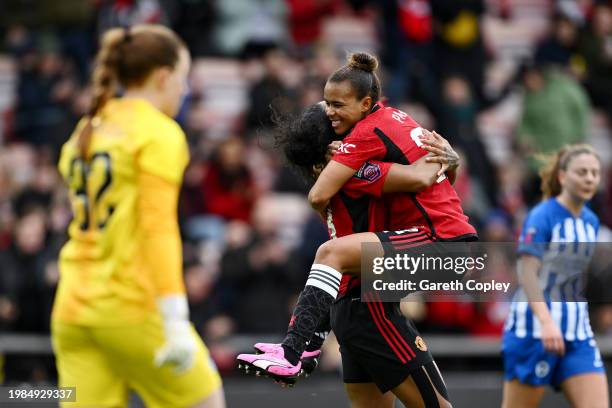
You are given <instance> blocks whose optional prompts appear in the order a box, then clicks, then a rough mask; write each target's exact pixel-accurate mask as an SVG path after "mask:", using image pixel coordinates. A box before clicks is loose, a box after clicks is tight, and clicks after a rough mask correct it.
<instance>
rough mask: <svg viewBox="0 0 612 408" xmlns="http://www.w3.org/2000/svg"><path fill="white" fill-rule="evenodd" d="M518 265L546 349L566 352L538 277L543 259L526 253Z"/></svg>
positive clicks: (520, 277) (521, 280)
mask: <svg viewBox="0 0 612 408" xmlns="http://www.w3.org/2000/svg"><path fill="white" fill-rule="evenodd" d="M517 266H518V273H519V279H520V282H521V286H522V287H523V289H524V290H525V293H526V294H527V299H528V301H529V307H530V308H531V311H532V312H533V314H534V316H535V318H536V319H538V320H539V321H540V325H541V338H542V343H543V344H544V349H546V351H548V352H551V353H556V354H559V355H563V354H565V342H564V340H563V335H562V334H561V331H560V330H559V328H558V327H557V324H556V323H555V321H554V320H553V318H552V315H551V314H550V310H549V309H548V306H547V304H546V302H545V300H544V293H543V292H542V288H541V287H540V281H539V279H538V271H539V270H540V268H541V266H542V261H541V260H540V258H538V257H536V256H534V255H529V254H524V255H521V257H520V258H519V261H518V265H517Z"/></svg>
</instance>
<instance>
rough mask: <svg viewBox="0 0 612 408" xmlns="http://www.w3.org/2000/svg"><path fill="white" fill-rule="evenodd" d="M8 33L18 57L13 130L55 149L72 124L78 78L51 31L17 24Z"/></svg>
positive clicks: (32, 142)
mask: <svg viewBox="0 0 612 408" xmlns="http://www.w3.org/2000/svg"><path fill="white" fill-rule="evenodd" d="M9 34H10V35H9V38H10V42H9V46H10V49H11V50H12V51H13V53H14V55H15V56H16V57H17V58H18V59H19V61H20V63H19V73H18V74H19V79H18V85H17V101H18V102H17V106H16V112H15V129H14V131H15V134H16V136H17V137H18V138H19V139H20V140H23V141H25V142H28V143H31V144H33V145H36V146H41V145H47V146H52V147H53V148H54V150H55V151H57V150H58V149H59V146H60V145H61V143H63V141H64V140H65V137H66V134H68V133H69V132H70V131H71V130H72V129H71V128H72V126H73V124H74V118H73V117H72V116H71V114H70V109H71V104H72V98H74V96H75V91H76V87H77V83H78V81H75V76H74V72H73V70H72V69H71V66H70V65H68V64H66V63H65V62H64V61H63V60H62V57H61V54H60V43H59V42H58V40H57V38H56V37H55V36H54V35H52V34H45V35H36V34H34V33H31V32H28V31H27V30H25V29H23V28H20V27H14V28H12V29H11V32H10V33H9Z"/></svg>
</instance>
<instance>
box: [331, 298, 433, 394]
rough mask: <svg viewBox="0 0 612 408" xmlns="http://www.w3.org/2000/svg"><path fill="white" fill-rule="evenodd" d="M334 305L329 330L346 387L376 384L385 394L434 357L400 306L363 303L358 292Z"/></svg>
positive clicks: (372, 302) (374, 302) (373, 302)
mask: <svg viewBox="0 0 612 408" xmlns="http://www.w3.org/2000/svg"><path fill="white" fill-rule="evenodd" d="M352 292H353V293H354V295H355V297H353V296H351V294H350V293H349V294H347V295H346V296H345V297H343V298H341V299H339V300H338V301H336V303H334V304H333V306H332V309H331V327H332V330H333V331H334V333H335V334H336V338H337V339H338V343H339V344H340V354H341V355H342V371H343V379H344V382H345V383H369V382H373V383H375V384H376V385H377V386H378V388H379V389H380V391H381V392H383V393H385V392H387V391H389V390H391V389H393V388H395V387H397V386H398V385H400V384H401V383H402V382H403V381H404V380H405V379H406V378H407V377H408V376H409V375H410V374H411V373H412V372H413V371H415V370H417V369H419V368H421V367H422V366H424V365H426V364H428V363H431V362H432V361H433V357H432V356H431V353H430V352H429V350H428V349H427V345H426V343H425V341H424V340H423V339H422V338H421V336H420V335H419V332H418V331H417V330H416V328H415V327H414V325H413V324H412V322H410V321H409V320H408V319H406V318H405V317H404V316H403V315H402V314H401V313H400V309H399V303H382V302H376V301H373V300H374V299H370V300H372V301H371V302H362V300H361V298H360V297H359V291H358V290H357V291H352Z"/></svg>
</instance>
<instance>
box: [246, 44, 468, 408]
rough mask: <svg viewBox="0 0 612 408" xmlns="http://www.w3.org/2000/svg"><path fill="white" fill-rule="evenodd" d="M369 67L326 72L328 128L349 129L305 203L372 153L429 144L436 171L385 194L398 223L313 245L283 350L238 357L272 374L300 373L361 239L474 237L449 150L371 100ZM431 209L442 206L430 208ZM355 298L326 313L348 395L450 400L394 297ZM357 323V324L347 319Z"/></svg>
mask: <svg viewBox="0 0 612 408" xmlns="http://www.w3.org/2000/svg"><path fill="white" fill-rule="evenodd" d="M375 66H376V60H375V59H374V58H373V57H371V56H369V55H367V54H356V55H352V56H351V59H350V61H349V64H347V65H346V66H344V67H342V68H340V69H339V70H338V71H336V72H335V73H334V74H332V76H331V77H330V78H329V79H328V82H327V85H326V87H325V101H326V113H327V116H328V117H329V119H331V124H332V127H333V129H334V131H335V133H336V134H344V133H346V132H348V131H351V129H352V131H351V133H350V135H349V136H347V137H346V138H345V139H344V140H343V144H342V145H341V146H340V148H339V150H338V152H337V153H336V154H335V155H334V157H333V160H332V161H331V162H330V163H329V164H328V165H327V166H326V167H325V169H324V170H323V171H322V173H321V175H320V176H319V177H318V179H317V181H316V183H315V185H314V186H313V188H312V189H311V192H310V194H309V199H310V200H311V203H312V204H313V206H314V207H315V208H317V209H318V210H320V211H323V210H325V209H326V208H327V207H328V204H329V200H330V199H332V197H334V196H335V195H336V194H337V193H338V191H340V189H341V188H342V186H343V185H344V184H345V183H346V182H347V181H348V180H349V179H351V178H352V177H359V175H360V174H363V173H364V172H366V171H367V170H368V166H371V165H372V163H371V162H368V161H367V160H371V159H378V160H383V161H385V160H389V161H395V162H399V163H404V164H409V163H411V162H413V161H415V160H417V159H419V158H421V157H423V156H425V155H426V154H427V150H429V151H432V152H434V153H436V154H438V156H437V157H432V158H426V159H425V160H428V161H430V162H434V163H435V162H438V163H442V164H443V166H442V168H441V174H438V176H440V178H439V179H438V180H437V182H436V183H433V185H432V186H431V187H429V188H427V189H425V190H423V191H421V192H419V193H418V194H417V193H410V194H408V193H397V194H401V195H397V196H396V195H395V194H394V195H391V196H389V197H386V198H385V199H384V200H385V206H386V211H388V213H389V221H388V223H387V226H388V228H387V229H389V230H398V231H396V232H377V233H359V234H353V235H349V236H345V237H342V238H339V239H337V240H331V241H328V242H327V243H325V244H323V245H322V246H321V247H320V248H319V250H318V251H317V256H316V258H315V264H314V265H313V268H312V269H311V273H310V275H309V278H308V281H307V283H306V287H305V288H304V291H303V292H302V294H301V295H300V299H299V300H298V304H297V305H296V309H295V311H294V317H293V318H292V321H291V324H290V327H289V330H288V333H287V337H286V338H285V340H284V341H283V343H282V348H279V349H277V350H273V351H271V352H267V353H264V354H263V355H261V356H259V358H258V359H251V358H246V359H245V358H244V357H243V359H242V361H247V362H249V363H251V364H252V365H253V366H255V367H259V368H260V369H262V370H263V371H265V372H266V373H268V374H272V375H275V376H276V377H283V376H285V377H287V378H288V377H290V376H291V375H292V373H293V375H295V374H297V373H299V370H300V369H301V367H300V364H301V363H300V361H299V360H300V356H301V355H302V352H303V351H304V348H305V344H306V343H307V342H308V341H309V340H310V339H311V338H312V334H313V333H314V332H315V330H316V326H317V324H318V323H319V322H320V321H321V320H322V317H323V316H325V315H326V314H327V313H329V308H330V305H331V303H332V302H333V301H334V300H335V298H336V296H337V294H338V289H339V287H340V280H341V278H342V274H343V273H344V274H346V273H353V274H359V272H360V266H361V265H360V262H361V250H362V246H361V244H363V243H368V242H374V243H387V242H393V243H394V244H395V245H397V249H402V248H404V247H406V246H407V245H413V244H414V243H427V242H433V241H439V240H474V239H476V232H475V230H474V229H473V227H472V226H471V225H470V224H469V223H468V222H467V217H466V216H465V215H464V214H463V212H462V210H461V206H460V201H459V199H458V197H457V195H456V193H455V191H454V190H453V189H452V187H451V185H450V183H449V181H448V180H446V179H444V171H445V170H446V168H447V162H448V157H440V156H446V155H448V152H447V150H445V149H443V147H444V146H443V145H442V144H441V143H440V141H439V140H437V139H435V138H434V140H433V141H431V140H430V142H429V143H430V145H429V146H425V145H422V144H423V141H422V140H421V136H422V130H421V129H420V128H419V127H418V125H416V123H414V121H412V120H411V119H410V118H409V117H408V116H407V115H406V114H404V113H403V112H401V111H398V110H393V109H391V108H385V107H383V106H382V105H381V104H376V102H377V101H378V98H379V93H380V84H379V82H378V78H377V77H376V75H375V73H374V69H375ZM362 124H363V125H362ZM421 147H422V149H421ZM437 208H444V211H439V210H438V211H436V209H437ZM381 254H382V248H381ZM363 300H365V301H366V302H367V303H362V302H348V301H344V302H342V301H339V302H338V303H337V305H335V306H334V312H333V313H332V326H333V328H334V330H335V332H336V335H337V337H338V339H339V342H340V344H341V352H342V356H343V362H344V361H345V359H346V360H347V361H351V362H352V363H351V365H352V366H353V369H350V370H349V372H352V373H355V375H354V378H347V377H346V375H345V383H347V390H348V391H349V396H351V394H353V396H354V397H355V398H353V397H351V400H352V401H359V400H363V401H366V400H368V398H369V396H370V395H372V392H371V385H373V384H372V383H374V384H376V386H377V387H378V389H379V391H380V393H383V394H384V393H385V392H387V391H389V390H391V391H392V392H393V394H395V395H396V396H397V397H398V398H399V399H400V400H401V401H402V402H403V403H404V404H405V405H407V406H426V407H430V406H431V407H440V406H442V407H448V406H450V404H449V402H448V397H447V395H446V390H445V388H444V385H443V382H442V381H441V377H440V375H439V373H438V372H437V368H436V367H435V365H433V360H432V357H431V354H429V352H428V351H427V347H426V346H425V345H424V342H423V341H422V339H421V338H420V337H419V336H418V333H417V332H416V330H415V329H414V327H412V325H411V324H409V323H407V322H406V320H405V319H404V318H403V317H402V316H401V314H400V313H399V305H398V304H397V303H390V304H382V303H381V302H377V301H376V300H377V299H376V298H374V297H372V298H369V299H363ZM353 303H355V305H353ZM357 304H359V306H356V305H357ZM364 312H365V313H367V315H366V314H364ZM350 316H354V317H355V318H352V319H351V318H349V317H350ZM360 317H361V318H360ZM364 317H367V321H368V324H370V326H369V327H370V328H371V329H372V330H366V331H365V332H367V333H369V334H370V336H369V337H368V336H361V337H360V338H361V340H362V341H360V342H355V341H353V340H352V339H351V341H350V342H348V341H347V342H343V339H346V338H347V337H351V333H354V332H355V331H357V330H359V329H362V326H361V323H359V321H360V320H362V321H363V320H365V319H363V318H364ZM358 323H359V324H360V327H359V328H358V327H356V326H355V324H358ZM419 340H420V341H419ZM343 343H344V344H343ZM415 345H416V347H415ZM239 360H240V357H239ZM251 360H252V361H251ZM346 368H347V367H346V366H345V369H346ZM294 371H295V373H294ZM436 373H437V375H435V376H432V374H436ZM347 380H348V381H347Z"/></svg>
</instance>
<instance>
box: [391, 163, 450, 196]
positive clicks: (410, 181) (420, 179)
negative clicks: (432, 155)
mask: <svg viewBox="0 0 612 408" xmlns="http://www.w3.org/2000/svg"><path fill="white" fill-rule="evenodd" d="M427 157H429V156H424V157H421V158H420V159H419V160H417V161H416V162H414V163H413V164H397V163H392V164H391V167H390V168H389V173H388V174H387V176H386V178H385V180H384V185H383V193H398V192H408V193H418V192H419V191H423V190H425V189H426V188H428V187H430V186H432V185H433V184H434V183H435V182H436V180H437V179H438V171H439V170H440V165H439V164H438V163H432V162H428V161H427Z"/></svg>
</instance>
